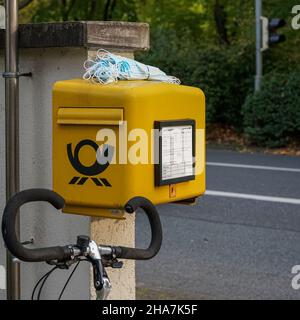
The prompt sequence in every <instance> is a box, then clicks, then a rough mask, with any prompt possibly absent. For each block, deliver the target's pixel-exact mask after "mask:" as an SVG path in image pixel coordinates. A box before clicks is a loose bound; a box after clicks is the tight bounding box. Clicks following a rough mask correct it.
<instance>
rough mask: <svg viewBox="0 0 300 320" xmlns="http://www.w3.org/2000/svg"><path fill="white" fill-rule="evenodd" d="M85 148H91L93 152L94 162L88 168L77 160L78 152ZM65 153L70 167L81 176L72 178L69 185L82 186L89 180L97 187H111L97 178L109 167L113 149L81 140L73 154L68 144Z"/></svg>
mask: <svg viewBox="0 0 300 320" xmlns="http://www.w3.org/2000/svg"><path fill="white" fill-rule="evenodd" d="M86 146H89V147H92V148H93V149H94V151H95V162H94V164H93V165H91V166H90V167H87V166H85V165H83V164H82V163H81V161H80V159H79V152H80V150H81V149H82V148H83V147H86ZM67 153H68V158H69V161H70V163H71V164H72V167H73V168H74V169H75V170H76V171H77V172H78V173H80V174H81V175H83V177H77V176H76V177H73V178H72V180H71V181H70V182H69V184H72V185H75V184H76V185H84V184H85V183H86V182H87V181H88V180H89V179H91V180H92V181H93V183H94V184H95V185H96V186H97V187H111V184H110V183H109V182H108V180H107V179H103V178H98V177H97V176H98V175H99V174H101V173H102V172H104V171H105V170H106V169H107V168H108V167H109V165H110V163H111V161H112V158H113V155H114V147H112V146H110V145H105V144H104V145H102V146H101V147H100V146H99V145H98V144H97V143H96V142H94V141H92V140H82V141H80V142H79V143H78V144H77V146H76V147H75V150H74V153H73V148H72V143H69V144H68V145H67Z"/></svg>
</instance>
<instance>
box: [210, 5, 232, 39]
mask: <svg viewBox="0 0 300 320" xmlns="http://www.w3.org/2000/svg"><path fill="white" fill-rule="evenodd" d="M214 18H215V22H216V28H217V32H218V35H219V39H220V42H221V43H223V44H230V41H229V39H228V32H227V27H226V23H227V17H226V12H225V10H224V7H223V6H222V5H221V4H220V2H219V0H216V1H215V5H214Z"/></svg>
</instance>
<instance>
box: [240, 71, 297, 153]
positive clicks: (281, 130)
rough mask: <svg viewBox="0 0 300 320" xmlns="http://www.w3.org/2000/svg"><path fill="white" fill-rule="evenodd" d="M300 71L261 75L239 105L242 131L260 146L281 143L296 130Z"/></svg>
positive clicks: (293, 134) (277, 145)
mask: <svg viewBox="0 0 300 320" xmlns="http://www.w3.org/2000/svg"><path fill="white" fill-rule="evenodd" d="M299 88H300V72H299V71H298V72H297V71H294V72H292V73H290V74H282V73H274V74H269V75H267V76H265V78H264V79H263V84H262V89H261V91H260V92H258V93H256V94H251V95H249V96H248V97H247V99H246V102H245V104H244V106H243V109H242V113H243V116H244V121H243V122H244V132H245V134H246V136H247V137H248V138H249V140H250V141H251V142H252V143H254V144H256V145H260V146H266V147H281V146H285V145H286V144H287V143H288V141H289V139H290V138H291V137H293V136H296V135H299V133H300V90H299Z"/></svg>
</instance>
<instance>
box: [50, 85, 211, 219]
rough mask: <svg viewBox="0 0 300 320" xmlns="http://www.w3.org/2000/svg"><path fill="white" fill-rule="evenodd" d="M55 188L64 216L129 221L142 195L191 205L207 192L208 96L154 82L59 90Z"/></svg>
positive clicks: (56, 91) (56, 96)
mask: <svg viewBox="0 0 300 320" xmlns="http://www.w3.org/2000/svg"><path fill="white" fill-rule="evenodd" d="M53 188H54V191H56V192H58V193H59V194H61V195H62V196H63V197H64V198H65V200H66V207H65V209H64V212H66V213H73V214H81V215H88V216H99V217H110V218H123V208H124V205H125V204H126V203H127V201H128V200H129V199H131V198H133V197H135V196H142V197H146V198H148V199H149V200H151V201H152V202H153V203H154V204H161V203H178V204H192V203H194V202H195V200H196V199H197V198H198V197H199V196H201V195H202V194H203V193H204V191H205V97H204V94H203V92H202V91H201V90H200V89H198V88H192V87H187V86H179V85H175V84H166V83H158V82H150V81H120V82H118V83H116V84H110V85H99V84H93V83H90V82H88V81H84V80H79V79H78V80H77V79H75V80H67V81H59V82H57V83H56V84H55V85H54V88H53Z"/></svg>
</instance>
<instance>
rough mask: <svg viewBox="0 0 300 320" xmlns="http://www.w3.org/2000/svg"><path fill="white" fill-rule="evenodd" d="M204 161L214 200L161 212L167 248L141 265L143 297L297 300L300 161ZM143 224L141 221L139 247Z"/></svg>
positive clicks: (236, 156) (248, 157)
mask: <svg viewBox="0 0 300 320" xmlns="http://www.w3.org/2000/svg"><path fill="white" fill-rule="evenodd" d="M207 162H208V164H209V165H208V166H207V189H208V190H209V192H208V193H209V194H210V195H206V196H204V197H203V198H201V199H200V200H199V201H198V204H197V205H196V206H193V207H186V206H178V205H164V206H160V207H159V210H160V213H161V219H162V223H163V229H164V242H163V247H162V249H161V252H160V254H159V255H158V256H157V257H156V258H155V259H153V260H152V261H148V262H139V263H138V264H137V285H138V297H139V298H154V299H155V298H158V299H181V298H183V299H300V290H298V291H297V290H294V289H293V288H292V286H291V281H292V278H293V277H294V275H293V274H292V273H291V270H292V267H293V266H294V265H300V157H288V156H274V155H263V154H247V153H237V152H230V151H222V150H208V153H207ZM245 166H246V167H245ZM249 196H250V199H249ZM253 196H254V198H253ZM247 197H248V198H247ZM252 198H253V199H252ZM146 224H147V223H146V220H144V218H143V217H141V216H138V217H137V243H138V244H140V245H143V244H144V245H145V244H146V241H147V239H148V233H147V232H145V229H146Z"/></svg>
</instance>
